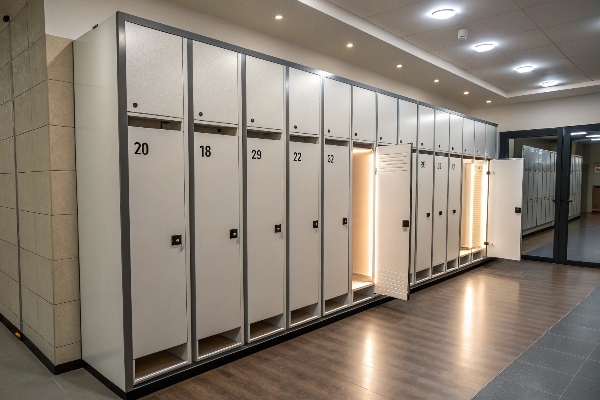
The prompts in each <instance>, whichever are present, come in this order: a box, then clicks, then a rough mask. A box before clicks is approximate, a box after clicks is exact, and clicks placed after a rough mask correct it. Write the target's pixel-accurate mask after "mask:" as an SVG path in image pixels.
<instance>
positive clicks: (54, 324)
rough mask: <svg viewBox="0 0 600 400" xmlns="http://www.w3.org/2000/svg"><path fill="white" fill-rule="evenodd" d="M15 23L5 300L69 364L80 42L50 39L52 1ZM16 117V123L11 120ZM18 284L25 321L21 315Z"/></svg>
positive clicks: (75, 308) (22, 324)
mask: <svg viewBox="0 0 600 400" xmlns="http://www.w3.org/2000/svg"><path fill="white" fill-rule="evenodd" d="M23 3H25V2H23ZM11 18H12V19H11V21H10V23H9V24H8V26H6V27H5V29H4V30H3V31H2V33H0V36H1V37H2V39H0V42H1V43H3V44H2V46H1V48H0V54H2V56H0V57H3V56H4V55H6V56H7V57H8V58H10V60H6V59H2V64H4V63H5V62H8V61H10V62H9V63H8V64H6V66H5V67H4V68H3V71H5V70H7V71H9V72H4V73H2V74H0V87H1V88H3V89H0V91H1V92H2V93H4V92H5V90H6V89H4V88H7V87H9V88H12V91H11V95H10V101H9V102H7V103H5V105H4V107H5V108H4V110H5V111H4V112H0V118H2V121H1V122H0V126H2V127H5V128H9V129H3V132H2V134H1V135H0V136H1V137H2V138H3V140H2V141H1V142H0V148H1V149H2V150H1V152H2V171H1V172H3V173H4V177H3V179H2V184H1V185H0V191H1V192H2V193H1V194H0V198H4V201H3V204H2V206H4V207H5V208H4V210H3V215H2V217H3V223H2V226H1V227H2V228H1V229H0V232H2V236H1V238H2V240H3V241H4V243H3V248H2V254H3V258H2V261H3V262H2V265H3V269H6V268H5V266H8V273H6V274H5V275H8V279H9V281H8V285H9V288H8V289H9V290H8V291H6V290H5V282H6V277H2V278H0V293H2V294H3V295H2V296H3V297H6V296H5V293H9V307H8V308H9V310H8V311H9V319H10V318H13V319H14V317H15V316H16V317H18V318H17V321H16V322H15V321H14V320H11V322H12V323H13V325H15V326H17V327H18V328H20V329H21V331H22V332H23V334H24V335H25V337H26V338H27V339H29V340H30V341H31V342H32V343H33V344H34V345H35V346H36V347H37V348H38V349H39V350H41V351H42V353H43V354H44V355H45V356H46V357H47V358H48V359H49V360H50V361H51V362H53V363H55V364H62V363H65V362H68V361H72V360H75V359H79V358H80V354H81V350H80V332H79V275H78V274H79V272H78V260H77V216H76V211H77V202H76V186H75V151H74V140H75V139H74V115H73V109H74V104H73V83H72V82H73V62H72V58H73V56H72V49H71V41H70V40H67V39H62V38H59V37H55V36H51V35H46V34H45V24H44V0H28V1H27V3H26V4H23V7H22V8H21V9H20V10H18V12H16V14H14V15H11ZM6 37H9V39H10V40H9V41H8V42H7V41H6ZM6 43H9V44H10V46H9V47H10V48H8V47H6ZM4 50H6V51H4ZM0 97H2V98H3V99H5V98H6V96H5V95H2V96H0ZM2 101H3V100H0V103H1V102H2ZM7 105H8V106H7ZM11 108H12V109H14V115H12V114H9V113H7V112H6V109H11ZM15 172H16V176H17V179H16V200H15V199H14V197H15V185H14V184H13V181H14V176H15V175H14V174H15ZM15 209H16V210H15ZM17 224H18V234H17V230H16V229H17ZM5 243H8V244H5ZM15 245H18V249H17V250H18V251H15ZM7 257H8V259H7ZM15 262H16V265H15ZM11 271H12V272H11ZM14 271H17V272H18V273H17V275H16V276H15V274H14ZM15 278H17V280H16V281H17V282H18V283H19V285H18V290H17V293H18V296H19V298H20V304H21V313H20V314H19V313H15V311H18V310H19V309H18V307H16V306H15V307H13V304H14V301H15V300H14V296H15V289H14V288H13V286H14V284H13V283H12V281H13V280H15ZM19 278H20V279H19ZM2 303H3V304H4V306H6V304H5V303H4V301H2ZM0 312H1V313H2V314H3V315H4V314H5V312H7V310H6V308H3V309H2V310H0ZM13 313H14V314H15V315H12V314H13Z"/></svg>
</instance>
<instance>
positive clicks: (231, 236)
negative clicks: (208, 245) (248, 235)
mask: <svg viewBox="0 0 600 400" xmlns="http://www.w3.org/2000/svg"><path fill="white" fill-rule="evenodd" d="M237 237H238V231H237V229H230V230H229V239H237Z"/></svg>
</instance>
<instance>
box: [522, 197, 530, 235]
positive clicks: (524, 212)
mask: <svg viewBox="0 0 600 400" xmlns="http://www.w3.org/2000/svg"><path fill="white" fill-rule="evenodd" d="M527 204H528V202H527V200H523V206H522V210H523V213H522V214H521V224H522V225H523V230H525V229H527V228H529V227H528V226H527Z"/></svg>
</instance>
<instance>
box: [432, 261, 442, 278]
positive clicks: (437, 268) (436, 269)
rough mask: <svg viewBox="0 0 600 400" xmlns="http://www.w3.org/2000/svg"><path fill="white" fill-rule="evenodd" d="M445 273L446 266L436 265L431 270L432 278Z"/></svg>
mask: <svg viewBox="0 0 600 400" xmlns="http://www.w3.org/2000/svg"><path fill="white" fill-rule="evenodd" d="M443 273H444V264H438V265H434V266H433V268H431V275H432V276H435V275H438V274H443Z"/></svg>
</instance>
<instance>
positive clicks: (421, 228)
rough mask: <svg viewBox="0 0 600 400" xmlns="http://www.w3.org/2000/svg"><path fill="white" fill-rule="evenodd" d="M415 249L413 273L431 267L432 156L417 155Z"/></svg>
mask: <svg viewBox="0 0 600 400" xmlns="http://www.w3.org/2000/svg"><path fill="white" fill-rule="evenodd" d="M417 164H418V165H417V215H416V216H417V233H416V235H417V243H416V246H417V249H416V258H415V261H416V264H415V271H417V272H418V271H421V270H424V269H427V268H429V267H431V241H432V234H433V224H432V221H433V219H432V216H431V214H432V213H433V210H432V206H433V156H432V155H430V154H419V155H418V161H417Z"/></svg>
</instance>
